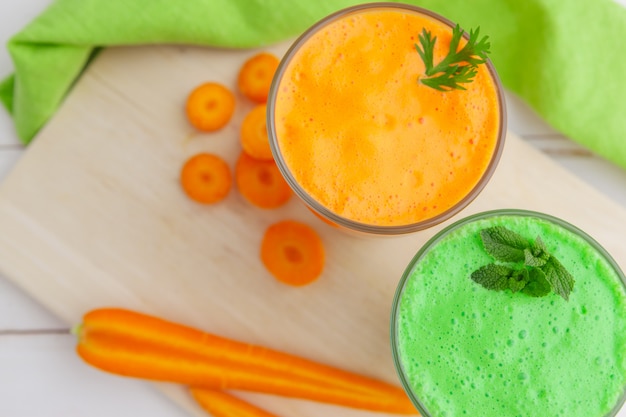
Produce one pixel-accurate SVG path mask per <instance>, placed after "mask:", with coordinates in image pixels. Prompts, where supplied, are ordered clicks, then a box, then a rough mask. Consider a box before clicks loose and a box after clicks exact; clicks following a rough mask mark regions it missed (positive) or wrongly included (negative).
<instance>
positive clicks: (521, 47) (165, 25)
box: [0, 0, 626, 167]
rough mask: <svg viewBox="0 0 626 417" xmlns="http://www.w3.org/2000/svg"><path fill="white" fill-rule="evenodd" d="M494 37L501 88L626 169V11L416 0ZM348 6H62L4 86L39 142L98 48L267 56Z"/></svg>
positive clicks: (211, 1)
mask: <svg viewBox="0 0 626 417" xmlns="http://www.w3.org/2000/svg"><path fill="white" fill-rule="evenodd" d="M406 2H408V3H412V4H415V5H419V6H423V7H426V8H428V9H431V10H433V11H436V12H438V13H440V14H442V15H444V16H446V17H448V18H449V19H451V20H453V21H455V22H458V23H460V24H461V26H462V27H464V28H466V29H469V28H474V27H476V26H480V27H481V34H487V35H489V36H490V39H491V42H492V54H491V59H492V61H493V63H494V65H495V67H496V69H497V71H498V73H499V75H500V77H501V79H502V82H503V84H504V85H505V86H506V87H507V88H508V89H509V90H511V91H513V92H515V93H517V95H519V96H520V97H521V98H523V99H524V100H525V101H526V102H527V103H528V104H530V106H531V107H533V108H534V109H535V110H536V111H537V113H539V114H540V115H541V116H542V117H543V118H544V119H545V120H546V121H547V122H548V123H549V124H551V125H552V126H553V127H554V128H556V129H557V130H559V131H561V132H563V133H564V134H566V135H567V136H569V137H571V138H572V139H574V140H577V141H578V142H580V143H581V144H583V145H585V146H586V147H588V148H590V149H592V150H594V151H595V152H597V153H598V154H600V155H603V156H604V157H606V158H607V159H609V160H611V161H614V162H615V163H617V164H619V165H621V166H622V167H626V55H625V54H624V51H623V47H624V42H626V8H624V7H622V6H621V5H619V4H617V3H615V2H613V0H595V1H591V0H437V1H435V0H406ZM356 3H360V2H358V1H350V0H273V1H270V0H184V1H171V0H57V1H56V2H54V3H53V4H52V5H51V6H50V7H49V8H48V9H47V10H45V11H44V13H42V14H41V15H40V16H39V17H37V18H36V19H35V20H34V21H33V22H31V23H30V24H29V25H28V26H27V27H26V28H24V29H23V30H22V31H21V32H19V33H18V34H16V35H15V36H14V37H13V38H12V39H11V40H10V41H9V43H8V49H9V51H10V54H11V56H12V58H13V61H14V65H15V75H13V76H10V77H9V78H7V79H6V80H4V81H3V82H2V84H0V99H1V100H2V101H3V103H4V104H5V105H6V107H7V109H8V110H9V111H10V112H11V113H12V115H13V117H14V120H15V126H16V130H17V133H18V136H19V137H20V138H21V139H22V140H23V141H24V142H26V143H27V142H29V141H30V140H31V139H32V138H33V136H35V134H36V133H37V131H38V130H39V129H40V128H41V127H42V126H43V125H44V124H45V123H46V121H47V120H48V119H49V118H50V117H51V116H52V115H53V114H54V112H55V110H56V109H57V107H58V106H59V104H60V103H61V102H62V101H63V98H64V97H65V96H66V95H67V94H68V92H69V90H70V89H71V87H72V84H73V83H74V82H75V81H76V79H77V77H79V76H80V73H81V71H82V70H83V69H84V67H85V65H87V64H88V62H89V59H90V57H91V56H92V53H93V52H94V50H96V48H98V47H106V46H109V45H131V44H155V43H159V44H162V43H170V44H196V45H210V46H218V47H236V48H246V47H258V46H262V45H267V44H271V43H273V42H277V41H279V40H283V39H285V38H288V37H291V36H295V35H297V34H299V33H301V32H302V31H303V30H304V29H306V28H307V27H308V26H310V25H311V24H312V23H314V22H315V21H316V20H318V19H320V18H322V17H324V16H325V15H327V14H329V13H331V12H333V11H336V10H338V9H341V8H343V7H346V6H349V5H353V4H356Z"/></svg>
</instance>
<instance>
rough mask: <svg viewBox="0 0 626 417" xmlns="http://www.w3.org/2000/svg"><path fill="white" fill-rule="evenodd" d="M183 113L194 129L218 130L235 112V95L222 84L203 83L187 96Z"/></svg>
mask: <svg viewBox="0 0 626 417" xmlns="http://www.w3.org/2000/svg"><path fill="white" fill-rule="evenodd" d="M185 112H186V114H187V119H188V120H189V122H190V123H191V124H192V125H193V126H194V127H195V128H196V129H198V130H202V131H205V132H212V131H215V130H219V129H221V128H223V127H224V126H226V124H227V123H228V121H229V120H230V118H231V117H232V116H233V113H234V112H235V95H234V94H233V93H232V92H231V91H230V90H229V89H228V88H226V87H224V86H223V85H222V84H218V83H214V82H209V83H204V84H202V85H200V86H198V87H196V88H195V89H194V90H193V91H192V92H191V94H189V97H188V98H187V105H186V107H185Z"/></svg>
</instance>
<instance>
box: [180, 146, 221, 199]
mask: <svg viewBox="0 0 626 417" xmlns="http://www.w3.org/2000/svg"><path fill="white" fill-rule="evenodd" d="M180 182H181V185H182V187H183V190H184V191H185V193H186V194H187V196H189V198H191V199H192V200H194V201H197V202H198V203H204V204H211V203H216V202H218V201H220V200H222V199H224V197H226V196H227V195H228V192H229V191H230V188H231V185H232V182H233V180H232V176H231V174H230V169H229V168H228V164H226V162H225V161H224V160H223V159H222V158H220V157H219V156H217V155H213V154H208V153H201V154H198V155H195V156H192V157H191V158H190V159H189V160H187V162H185V165H183V169H182V170H181V173H180Z"/></svg>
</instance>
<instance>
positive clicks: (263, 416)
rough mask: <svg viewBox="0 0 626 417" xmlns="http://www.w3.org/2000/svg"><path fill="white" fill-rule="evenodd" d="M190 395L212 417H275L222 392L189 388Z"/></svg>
mask: <svg viewBox="0 0 626 417" xmlns="http://www.w3.org/2000/svg"><path fill="white" fill-rule="evenodd" d="M190 391H191V395H192V396H193V398H194V399H195V400H196V402H197V403H198V404H199V405H200V407H202V408H203V409H204V410H206V411H207V412H209V413H210V414H211V415H212V416H213V417H276V415H275V414H271V413H268V412H267V411H265V410H263V409H262V408H259V407H257V406H254V405H252V404H250V403H249V402H247V401H244V400H242V399H239V398H237V397H235V396H233V395H230V394H227V393H225V392H223V391H215V390H208V389H201V388H191V390H190Z"/></svg>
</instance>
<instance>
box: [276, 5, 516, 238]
mask: <svg viewBox="0 0 626 417" xmlns="http://www.w3.org/2000/svg"><path fill="white" fill-rule="evenodd" d="M379 8H389V9H396V10H409V11H411V12H415V13H419V14H423V15H426V16H428V17H431V18H433V19H435V20H438V21H440V22H442V23H444V24H446V25H447V26H449V27H450V28H453V27H455V23H453V22H452V21H451V20H449V19H447V18H445V17H443V16H441V15H439V14H438V13H435V12H433V11H431V10H428V9H425V8H422V7H419V6H413V5H409V4H404V3H391V2H374V3H365V4H359V5H356V6H351V7H347V8H344V9H341V10H339V11H337V12H334V13H332V14H330V15H328V16H326V17H325V18H323V19H321V20H319V21H318V22H317V23H315V24H314V25H312V26H311V27H310V28H308V29H307V30H306V31H305V32H304V33H303V34H302V35H300V36H299V37H298V38H297V39H296V40H295V41H294V42H293V44H292V45H291V46H290V47H289V49H288V50H287V52H286V53H285V55H284V56H283V58H282V59H281V61H280V63H279V65H278V68H277V69H276V73H275V75H274V78H273V80H272V84H271V86H270V91H269V95H268V99H267V115H266V117H267V121H266V123H267V130H268V137H269V142H270V148H271V151H272V154H273V156H274V160H275V161H276V165H277V166H278V169H279V171H280V172H281V174H282V175H283V177H284V178H285V180H286V181H287V183H288V184H289V186H290V187H291V189H292V190H293V191H294V193H295V194H296V195H297V196H298V197H300V199H301V200H303V201H304V203H305V204H306V205H307V206H309V208H311V209H312V210H313V211H314V212H316V213H317V214H319V215H320V216H322V217H323V218H324V219H326V220H328V221H330V222H331V223H334V224H336V225H338V226H342V227H344V228H347V229H349V230H353V231H356V232H362V233H366V234H378V235H401V234H406V233H412V232H416V231H419V230H424V229H428V228H430V227H432V226H435V225H437V224H439V223H442V222H444V221H446V220H447V219H449V218H451V217H453V216H454V215H456V214H457V213H459V212H460V211H461V210H463V209H464V208H465V207H467V206H468V205H469V204H470V203H471V202H472V201H473V200H474V199H475V198H476V197H478V195H479V194H480V192H481V191H482V190H483V188H484V187H485V186H486V185H487V183H488V182H489V180H490V179H491V177H492V176H493V174H494V172H495V170H496V167H497V165H498V162H499V161H500V157H501V155H502V151H503V149H504V142H505V139H506V133H507V130H506V129H507V113H506V100H505V96H504V89H503V86H502V83H501V81H500V78H499V76H498V74H497V72H496V70H495V67H494V66H493V64H492V62H491V60H490V59H489V58H487V59H486V62H485V65H486V66H487V68H488V70H489V74H490V76H491V78H492V80H493V83H494V86H495V89H496V95H497V100H498V111H499V115H500V117H499V122H500V123H499V128H498V133H497V139H496V144H495V147H494V150H493V154H492V156H491V159H490V161H489V164H488V165H487V168H486V169H485V171H484V172H483V173H482V175H481V177H480V179H479V180H478V182H477V183H476V185H474V187H473V188H472V189H471V190H470V191H469V192H468V193H467V194H466V195H465V196H464V197H463V198H462V199H461V200H459V201H458V202H457V203H455V204H454V205H452V206H451V207H449V208H448V209H447V210H445V211H444V212H442V213H439V214H437V215H436V216H433V217H430V218H428V219H425V220H421V221H419V222H415V223H410V224H403V225H375V224H367V223H362V222H358V221H355V220H352V219H349V218H346V217H343V216H340V215H338V214H336V213H334V212H332V211H331V210H329V209H328V208H327V207H325V206H324V205H322V204H320V203H319V202H318V201H317V200H316V199H314V198H313V197H312V196H311V195H310V194H309V193H308V192H307V191H306V190H304V188H302V187H301V186H300V184H298V182H297V181H296V179H295V178H294V176H293V175H292V174H291V170H290V169H289V167H288V166H287V164H286V162H285V160H284V158H283V156H282V153H281V151H280V146H279V144H278V139H277V135H276V125H275V120H274V111H275V106H276V96H277V94H278V87H279V85H280V82H281V80H282V78H283V75H284V73H285V70H286V68H287V67H288V65H289V64H290V63H291V60H292V59H293V57H294V55H295V54H296V53H297V52H298V50H299V49H300V47H301V46H302V45H304V43H305V42H306V41H307V40H308V39H309V38H310V37H311V36H313V35H314V34H315V33H317V32H318V31H319V30H320V29H321V28H323V27H325V26H326V25H328V24H329V23H332V22H333V21H335V20H337V19H339V18H341V17H344V16H346V15H348V14H351V13H356V12H360V11H364V10H369V9H379ZM463 36H464V37H465V38H466V39H468V38H469V35H468V33H467V32H464V34H463Z"/></svg>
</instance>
